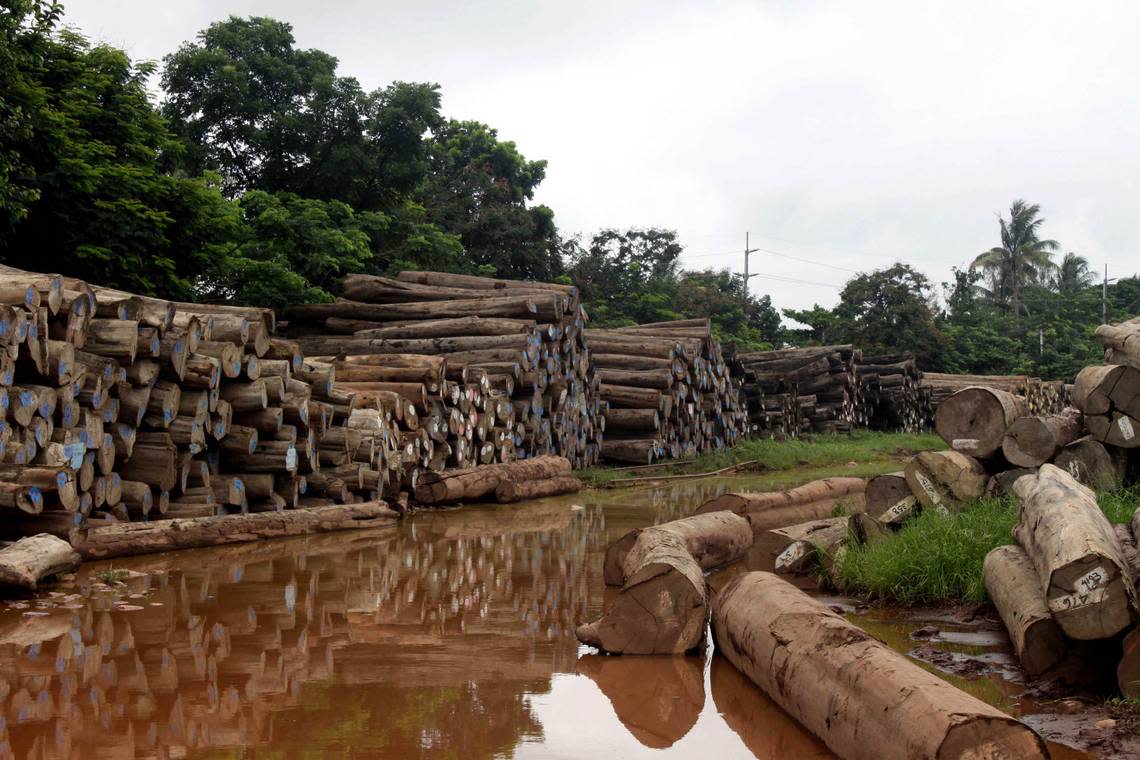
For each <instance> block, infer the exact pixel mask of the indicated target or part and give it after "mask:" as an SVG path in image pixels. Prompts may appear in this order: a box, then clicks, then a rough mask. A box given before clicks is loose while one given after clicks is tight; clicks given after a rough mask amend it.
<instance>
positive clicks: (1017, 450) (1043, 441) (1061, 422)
mask: <svg viewBox="0 0 1140 760" xmlns="http://www.w3.org/2000/svg"><path fill="white" fill-rule="evenodd" d="M1083 427H1084V424H1083V422H1082V420H1081V413H1080V411H1079V410H1077V409H1073V408H1068V409H1065V410H1064V411H1063V412H1061V413H1060V414H1054V415H1052V416H1049V417H1022V418H1021V419H1018V420H1014V422H1013V424H1011V425H1010V426H1009V428H1008V429H1007V430H1006V431H1005V437H1004V438H1003V439H1002V442H1001V451H1002V454H1004V455H1005V458H1006V460H1007V461H1009V463H1010V464H1012V465H1016V466H1018V467H1040V466H1041V465H1043V464H1045V463H1046V462H1049V461H1052V459H1053V457H1054V456H1056V455H1057V451H1058V450H1060V449H1061V447H1063V446H1066V445H1068V444H1070V443H1072V442H1073V441H1074V440H1076V439H1077V438H1079V437H1080V436H1081V434H1082V433H1083V432H1084V431H1083Z"/></svg>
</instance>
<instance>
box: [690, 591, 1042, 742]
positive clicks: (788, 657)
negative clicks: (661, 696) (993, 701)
mask: <svg viewBox="0 0 1140 760" xmlns="http://www.w3.org/2000/svg"><path fill="white" fill-rule="evenodd" d="M713 634H714V636H715V638H716V642H717V649H718V650H719V651H720V652H721V653H723V654H724V656H725V657H727V658H728V660H729V661H730V662H732V664H734V665H735V666H736V667H737V668H738V669H740V670H741V671H742V672H743V673H744V674H745V675H747V676H748V677H749V678H750V679H751V680H752V681H753V683H755V684H756V685H758V686H759V687H760V688H761V689H762V690H763V691H764V692H766V693H767V694H768V696H770V697H771V698H772V699H773V700H775V701H776V702H777V703H778V704H779V705H780V706H781V707H782V708H784V710H786V711H787V712H788V713H789V714H790V715H791V716H792V717H793V718H795V719H796V720H798V721H799V722H800V723H801V724H803V726H804V727H805V728H807V729H808V730H809V731H811V732H812V733H814V734H815V735H816V736H818V737H819V738H820V739H822V740H823V741H824V743H825V744H827V746H828V747H829V748H830V749H831V750H832V751H834V752H836V753H837V754H839V755H840V756H841V757H844V758H849V759H851V760H896V759H897V760H911V759H912V758H937V759H938V760H942V759H943V758H947V759H948V758H999V757H1009V758H1014V757H1016V758H1042V759H1044V758H1047V757H1048V756H1049V754H1048V752H1047V751H1046V749H1045V744H1044V742H1043V741H1042V740H1041V739H1040V738H1039V737H1038V736H1037V735H1036V734H1035V733H1034V732H1033V731H1032V730H1030V729H1029V728H1028V727H1026V726H1025V725H1023V724H1022V723H1020V722H1018V721H1017V720H1015V719H1013V718H1011V717H1009V716H1008V715H1005V714H1004V713H1002V712H1001V711H999V710H998V709H996V708H994V707H991V706H989V705H987V704H985V703H984V702H982V701H980V700H978V699H977V698H975V697H972V696H970V695H969V694H966V693H965V692H963V691H961V690H959V689H957V688H955V687H954V686H952V685H950V684H949V683H947V682H946V681H943V680H942V679H940V678H938V677H937V676H935V675H933V674H932V673H929V672H927V671H925V670H923V669H922V668H920V667H919V666H918V665H916V664H914V663H913V662H911V661H910V660H909V659H907V658H906V657H905V656H904V655H901V654H899V653H897V652H895V651H893V650H891V649H890V648H889V647H887V646H886V645H885V644H882V643H881V642H879V641H877V640H875V639H874V638H873V637H871V636H870V635H868V634H867V633H866V632H864V631H863V630H862V629H860V628H858V627H856V626H855V625H853V624H851V623H849V622H847V621H846V620H844V619H843V618H842V617H841V616H840V615H838V614H836V613H834V612H832V611H831V610H829V609H828V608H827V607H825V606H824V605H823V604H821V603H820V602H818V601H816V600H814V599H812V598H811V597H809V596H808V595H806V594H804V593H803V592H802V591H800V590H798V589H796V588H795V587H794V586H792V585H791V584H790V583H788V582H787V581H784V580H782V579H780V578H779V577H777V576H775V575H773V574H771V573H762V572H758V573H748V574H745V575H742V576H740V577H739V578H737V579H736V580H734V581H732V582H731V583H730V584H729V585H728V586H727V587H725V589H724V590H723V591H721V592H720V593H719V594H717V595H716V597H715V598H714V599H713Z"/></svg>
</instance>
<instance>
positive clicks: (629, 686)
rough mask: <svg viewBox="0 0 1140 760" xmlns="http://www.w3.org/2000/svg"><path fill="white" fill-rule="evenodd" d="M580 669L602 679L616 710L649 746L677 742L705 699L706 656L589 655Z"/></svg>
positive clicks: (596, 679)
mask: <svg viewBox="0 0 1140 760" xmlns="http://www.w3.org/2000/svg"><path fill="white" fill-rule="evenodd" d="M578 672H579V673H581V674H582V675H585V676H587V677H589V679H590V680H591V681H593V682H594V683H595V684H597V686H598V688H599V689H601V690H602V693H603V694H605V695H606V696H607V697H608V698H609V700H610V703H611V704H612V705H613V708H614V713H615V714H616V715H617V717H618V720H620V721H621V722H622V725H624V726H625V727H626V728H627V729H629V732H630V733H631V734H633V736H634V737H636V739H637V740H638V741H639V742H641V743H642V744H644V745H645V746H646V747H650V748H653V749H665V748H666V747H671V746H673V744H674V743H676V742H677V741H679V740H680V739H681V737H683V736H684V735H685V734H687V733H689V729H691V728H692V727H693V725H694V724H696V722H697V717H698V716H699V715H700V714H701V709H702V708H703V707H704V705H705V683H704V658H702V657H637V656H629V657H612V656H609V655H586V656H585V657H582V658H581V659H579V660H578Z"/></svg>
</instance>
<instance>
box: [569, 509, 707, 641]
mask: <svg viewBox="0 0 1140 760" xmlns="http://www.w3.org/2000/svg"><path fill="white" fill-rule="evenodd" d="M623 570H624V574H625V576H626V578H627V581H626V583H625V585H623V586H622V589H621V592H620V593H619V594H618V596H617V598H616V599H615V600H614V603H613V604H612V605H611V606H610V608H609V609H608V610H607V611H606V612H605V613H604V614H603V616H602V617H601V618H600V619H599V620H596V621H594V622H592V623H585V624H582V625H580V626H578V628H577V630H576V634H577V636H578V640H579V641H581V642H582V643H583V644H587V645H589V646H594V647H598V648H599V649H601V650H602V651H604V652H611V653H614V654H682V653H684V652H688V651H689V650H691V649H694V648H695V647H697V646H698V645H699V644H700V641H701V638H702V637H703V636H704V631H705V626H706V625H707V622H708V588H707V586H706V585H705V578H704V574H703V573H702V572H701V568H700V565H698V564H697V562H696V560H695V559H693V555H691V554H689V551H688V549H687V548H686V546H685V542H684V540H683V539H682V538H681V537H680V536H678V535H677V534H675V533H672V532H669V531H663V530H656V529H654V528H648V529H646V530H644V531H642V533H641V535H640V536H638V539H637V542H636V543H635V544H634V546H633V547H632V548H631V549H630V551H629V553H628V554H627V555H626V558H625V563H624V566H623Z"/></svg>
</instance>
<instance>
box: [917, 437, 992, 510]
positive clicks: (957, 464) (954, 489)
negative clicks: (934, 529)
mask: <svg viewBox="0 0 1140 760" xmlns="http://www.w3.org/2000/svg"><path fill="white" fill-rule="evenodd" d="M905 472H906V482H907V484H908V485H909V486H910V490H911V493H913V494H914V497H915V498H916V499H917V500H918V503H919V504H921V505H922V506H923V507H926V508H928V509H937V510H939V511H942V512H957V511H959V510H960V509H961V508H962V507H963V506H965V505H966V504H968V503H970V502H972V501H974V500H975V499H979V498H981V497H982V495H983V494H985V492H986V482H987V480H988V478H987V477H986V471H985V469H983V467H982V465H981V463H979V462H978V460H976V459H974V458H973V457H970V456H966V455H965V454H961V453H959V452H957V451H924V452H922V453H920V454H917V455H916V456H915V457H914V458H912V459H911V460H910V461H909V462H907V465H906V470H905Z"/></svg>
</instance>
